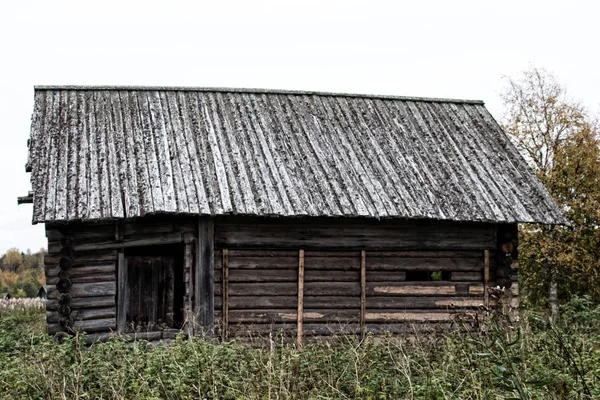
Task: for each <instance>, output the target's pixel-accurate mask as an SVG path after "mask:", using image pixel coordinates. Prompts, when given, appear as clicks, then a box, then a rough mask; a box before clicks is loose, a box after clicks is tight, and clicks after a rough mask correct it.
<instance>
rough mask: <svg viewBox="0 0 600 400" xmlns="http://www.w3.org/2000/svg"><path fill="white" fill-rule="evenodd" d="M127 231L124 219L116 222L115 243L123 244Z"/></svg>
mask: <svg viewBox="0 0 600 400" xmlns="http://www.w3.org/2000/svg"><path fill="white" fill-rule="evenodd" d="M124 231H125V227H124V224H123V220H122V219H118V220H116V221H115V241H117V242H122V241H123V232H124Z"/></svg>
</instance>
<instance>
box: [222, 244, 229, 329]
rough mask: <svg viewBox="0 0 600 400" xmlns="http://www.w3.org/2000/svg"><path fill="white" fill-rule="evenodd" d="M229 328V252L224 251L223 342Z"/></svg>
mask: <svg viewBox="0 0 600 400" xmlns="http://www.w3.org/2000/svg"><path fill="white" fill-rule="evenodd" d="M228 328H229V250H228V249H223V328H222V331H223V340H225V339H227V334H228V332H227V331H228Z"/></svg>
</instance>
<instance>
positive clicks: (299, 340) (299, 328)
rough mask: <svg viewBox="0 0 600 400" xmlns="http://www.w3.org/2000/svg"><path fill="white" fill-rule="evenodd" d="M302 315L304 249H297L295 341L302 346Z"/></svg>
mask: <svg viewBox="0 0 600 400" xmlns="http://www.w3.org/2000/svg"><path fill="white" fill-rule="evenodd" d="M303 317H304V250H303V249H300V250H299V251H298V314H297V320H298V322H297V328H296V329H297V336H296V343H297V344H298V346H302V328H303V323H304V320H303Z"/></svg>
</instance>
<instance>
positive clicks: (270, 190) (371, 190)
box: [28, 87, 567, 224]
mask: <svg viewBox="0 0 600 400" xmlns="http://www.w3.org/2000/svg"><path fill="white" fill-rule="evenodd" d="M28 168H29V169H30V170H31V172H32V176H31V182H32V186H33V197H34V209H33V222H34V223H38V222H50V221H69V220H98V219H112V218H123V217H137V216H143V215H146V214H151V213H181V214H210V215H221V214H242V215H269V216H270V215H282V216H303V215H311V216H365V217H374V218H433V219H443V220H455V221H495V222H541V223H548V224H552V223H567V221H566V220H565V218H564V216H563V215H562V214H561V212H560V210H559V209H558V207H557V205H556V204H555V203H554V201H553V200H552V198H551V197H550V196H549V194H548V193H547V191H546V190H545V189H544V187H543V186H542V184H541V183H540V182H539V181H538V180H537V178H536V177H535V176H534V175H533V174H532V172H531V171H530V170H529V168H528V167H527V165H526V163H525V161H524V160H523V159H522V157H521V156H520V155H519V154H518V152H517V150H516V149H515V147H514V146H513V145H512V144H511V142H510V141H509V139H508V138H507V137H506V135H505V134H504V133H503V131H502V130H501V128H500V127H499V126H498V124H497V123H496V121H495V120H494V119H493V118H492V116H491V115H490V114H489V112H488V111H487V110H486V108H485V107H484V105H483V103H482V102H480V101H465V100H441V99H419V98H407V97H391V96H367V95H352V94H332V93H317V92H292V91H268V90H245V89H203V88H125V87H123V88H118V87H37V88H36V91H35V104H34V112H33V119H32V129H31V140H30V144H29V161H28Z"/></svg>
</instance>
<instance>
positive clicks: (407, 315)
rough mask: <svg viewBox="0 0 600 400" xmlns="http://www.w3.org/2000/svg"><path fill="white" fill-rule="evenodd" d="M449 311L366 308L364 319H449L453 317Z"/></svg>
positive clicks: (381, 320)
mask: <svg viewBox="0 0 600 400" xmlns="http://www.w3.org/2000/svg"><path fill="white" fill-rule="evenodd" d="M454 315H456V314H454V313H450V312H406V311H396V312H393V311H384V312H382V311H373V310H370V309H367V312H366V313H365V319H366V321H367V323H369V322H394V321H417V322H419V321H431V322H439V321H450V320H452V318H454Z"/></svg>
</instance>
